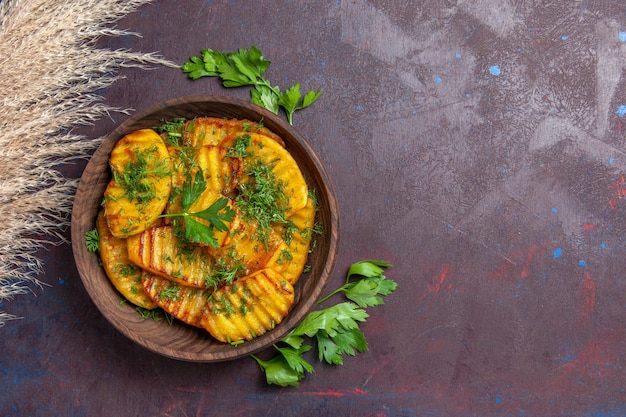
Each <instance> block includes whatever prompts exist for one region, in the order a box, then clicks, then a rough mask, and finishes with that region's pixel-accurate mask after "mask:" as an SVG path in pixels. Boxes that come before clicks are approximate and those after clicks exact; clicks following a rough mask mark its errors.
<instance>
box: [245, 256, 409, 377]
mask: <svg viewBox="0 0 626 417" xmlns="http://www.w3.org/2000/svg"><path fill="white" fill-rule="evenodd" d="M390 266H391V264H389V263H387V262H383V261H360V262H356V263H354V264H352V265H351V266H350V268H349V270H348V274H347V278H346V284H344V285H343V286H342V287H340V288H338V289H337V290H335V291H333V292H331V293H330V294H329V295H328V296H326V297H324V298H322V299H321V300H320V301H319V303H322V302H324V301H326V300H328V299H329V298H330V297H332V296H333V295H336V294H338V293H340V292H343V293H344V295H345V296H346V298H348V300H349V301H345V302H341V303H338V304H335V305H333V306H331V307H328V308H325V309H322V310H316V311H313V312H311V313H309V314H308V315H307V316H306V317H305V319H304V320H303V321H302V322H301V323H300V324H299V325H298V326H297V327H296V328H295V329H293V330H292V331H291V332H290V333H289V334H288V335H287V336H285V337H284V338H283V339H281V341H280V342H279V344H276V345H274V349H275V350H276V351H277V355H275V356H274V357H273V358H271V359H269V360H267V361H264V360H261V359H260V358H259V357H258V356H256V355H251V356H252V358H253V359H254V360H256V362H257V363H258V364H259V366H260V367H261V370H262V371H263V372H264V373H265V378H266V381H267V383H268V384H272V385H279V386H282V387H286V386H294V387H297V386H298V385H299V381H300V380H301V379H303V378H304V377H305V375H306V373H307V372H308V373H314V372H315V369H314V367H313V365H312V364H311V363H309V362H308V361H307V360H306V359H304V357H303V354H304V353H305V352H308V351H309V350H311V349H312V348H313V345H312V344H308V343H305V342H306V341H307V340H313V341H315V343H316V345H317V350H318V359H319V361H320V362H326V363H328V364H331V365H342V364H343V357H344V355H350V356H354V355H355V354H356V353H357V352H364V351H366V350H367V349H368V346H367V340H366V339H365V335H364V334H363V332H362V331H361V329H360V328H359V325H360V323H363V322H365V321H366V320H367V318H368V317H369V314H368V313H367V312H366V311H365V308H366V307H373V306H376V305H381V304H384V301H383V299H382V297H381V296H387V295H390V294H392V293H393V292H394V291H395V289H396V288H397V283H396V282H395V281H393V280H390V279H387V278H386V277H385V276H384V275H383V272H384V269H383V268H387V267H390ZM355 278H358V279H355Z"/></svg>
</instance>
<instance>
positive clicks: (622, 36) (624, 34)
mask: <svg viewBox="0 0 626 417" xmlns="http://www.w3.org/2000/svg"><path fill="white" fill-rule="evenodd" d="M617 37H618V38H619V40H620V41H622V42H626V32H624V31H622V32H620V33H619V34H618V35H617Z"/></svg>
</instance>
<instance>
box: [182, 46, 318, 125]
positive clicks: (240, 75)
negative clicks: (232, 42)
mask: <svg viewBox="0 0 626 417" xmlns="http://www.w3.org/2000/svg"><path fill="white" fill-rule="evenodd" d="M201 55H202V56H201V57H199V56H191V57H190V58H189V61H187V62H185V63H184V64H183V65H182V66H181V69H182V70H183V72H185V73H187V74H188V76H189V78H191V79H192V80H197V79H198V78H201V77H219V78H220V79H221V80H222V84H223V85H224V87H242V86H247V85H250V86H254V88H253V89H252V90H250V98H251V101H252V102H253V103H254V104H256V105H258V106H261V107H264V108H266V109H268V110H269V111H271V112H273V113H274V114H278V111H279V110H280V108H282V109H283V110H284V111H285V114H286V115H287V121H288V122H289V124H292V125H293V114H294V113H295V112H296V111H297V110H302V109H304V108H306V107H309V106H310V105H311V104H313V102H315V101H316V100H317V99H318V98H319V96H320V94H321V93H322V92H321V91H315V90H311V91H309V92H308V93H306V94H305V95H304V97H302V93H301V92H300V83H296V84H294V85H292V86H291V87H289V88H288V89H286V90H285V91H281V89H280V87H278V86H272V84H271V83H270V82H269V81H268V80H267V79H265V78H263V74H264V73H265V70H267V67H269V65H270V61H268V60H266V59H265V58H264V57H263V53H262V52H261V50H260V49H259V48H257V47H256V46H254V45H253V46H251V47H250V50H246V49H243V48H239V50H238V51H237V52H220V51H215V50H213V49H208V48H207V49H203V50H202V53H201Z"/></svg>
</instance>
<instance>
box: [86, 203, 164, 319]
mask: <svg viewBox="0 0 626 417" xmlns="http://www.w3.org/2000/svg"><path fill="white" fill-rule="evenodd" d="M96 229H97V230H98V234H99V236H100V239H99V250H100V259H101V260H102V266H103V267H104V271H105V272H106V275H107V277H108V278H109V280H110V281H111V283H112V284H113V286H114V287H115V288H116V289H117V290H118V291H119V292H120V294H121V295H122V296H123V297H124V298H126V299H127V300H128V301H130V302H131V303H133V304H135V305H137V306H139V307H143V308H146V309H149V310H152V309H154V308H156V307H157V305H156V303H154V302H153V301H152V300H151V299H150V298H149V297H148V295H147V294H146V292H145V291H144V290H143V286H142V285H141V269H140V268H139V267H138V266H137V265H135V264H134V263H132V262H130V260H129V259H128V250H127V247H126V239H121V238H117V237H115V236H113V235H112V234H111V232H110V231H109V226H108V225H107V223H106V220H105V218H104V211H102V210H101V211H100V213H99V214H98V218H97V220H96Z"/></svg>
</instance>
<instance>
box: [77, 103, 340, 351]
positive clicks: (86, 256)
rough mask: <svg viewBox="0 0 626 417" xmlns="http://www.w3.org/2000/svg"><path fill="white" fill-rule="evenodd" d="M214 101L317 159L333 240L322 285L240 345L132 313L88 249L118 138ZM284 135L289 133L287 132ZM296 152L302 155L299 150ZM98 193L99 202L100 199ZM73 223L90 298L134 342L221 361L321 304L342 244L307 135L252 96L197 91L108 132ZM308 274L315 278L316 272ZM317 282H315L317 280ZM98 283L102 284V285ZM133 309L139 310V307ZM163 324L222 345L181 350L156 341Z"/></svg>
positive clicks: (327, 231) (255, 347)
mask: <svg viewBox="0 0 626 417" xmlns="http://www.w3.org/2000/svg"><path fill="white" fill-rule="evenodd" d="M209 103H210V105H217V106H221V107H220V108H221V109H223V112H224V114H223V115H221V113H220V115H221V117H236V116H230V115H229V114H228V113H230V112H232V111H233V110H232V109H238V108H239V109H243V112H244V113H246V116H249V114H248V113H250V114H254V115H255V116H256V120H253V119H254V118H252V117H245V118H247V119H250V120H253V121H257V122H258V121H260V120H262V121H263V123H264V125H265V126H266V127H268V128H269V129H270V130H273V131H275V130H276V128H277V127H279V128H280V130H284V131H285V132H286V133H287V135H286V137H283V140H284V141H285V143H286V146H287V148H288V149H290V148H296V149H295V150H296V151H297V155H300V156H299V157H301V156H302V155H304V156H305V157H306V158H308V159H309V160H310V162H311V163H312V165H311V167H313V168H314V170H315V171H314V172H305V177H307V176H309V175H311V174H312V175H313V176H315V177H316V178H315V179H314V180H313V179H310V178H307V182H308V181H309V180H310V181H312V182H315V188H316V192H317V195H318V199H319V201H320V204H321V206H322V207H321V209H320V211H323V212H324V213H325V218H324V220H323V227H324V234H323V237H322V238H323V239H328V242H327V250H326V252H325V253H323V254H317V253H315V252H314V253H313V254H312V256H313V257H314V259H317V257H321V256H325V259H321V258H320V260H319V262H320V263H319V265H320V267H319V268H317V269H318V270H319V271H315V272H319V277H318V280H317V285H314V286H313V287H312V289H311V292H310V294H308V296H307V297H306V298H303V299H297V300H296V302H295V303H294V306H292V309H291V311H290V313H289V315H288V316H287V317H286V318H285V319H284V320H283V322H282V323H281V324H280V325H278V326H276V328H275V329H273V330H271V331H269V332H267V333H265V334H264V335H262V336H260V337H258V338H256V339H254V340H252V341H249V342H245V343H243V344H241V345H238V346H231V345H229V344H222V343H220V342H217V341H215V340H214V339H212V338H211V336H210V335H208V332H206V331H205V330H203V329H196V328H193V327H192V326H188V325H186V324H184V323H179V322H175V323H174V324H173V325H168V324H166V323H165V322H155V321H153V320H142V319H141V318H140V316H139V314H138V313H136V312H135V311H132V312H130V313H129V310H128V308H131V307H132V305H131V304H130V303H127V304H128V306H119V301H120V300H121V299H122V296H121V295H120V294H119V293H118V292H117V290H116V289H115V288H114V287H113V285H112V284H111V283H110V282H109V280H108V279H107V278H106V275H105V273H104V270H103V269H102V268H101V267H99V269H93V270H95V271H96V274H95V275H96V276H93V274H92V273H91V272H90V269H89V267H91V268H95V266H94V262H96V263H97V259H98V257H97V255H96V254H95V253H92V252H89V251H87V249H86V246H85V241H84V238H85V233H86V232H87V231H89V230H91V229H92V228H93V227H94V224H95V217H96V216H95V214H97V210H98V208H99V206H100V200H101V198H102V194H100V195H99V196H98V195H97V193H94V184H98V185H99V186H100V187H102V184H103V183H107V182H108V177H109V175H110V174H109V173H108V169H105V170H102V168H101V166H102V164H103V163H104V162H103V160H106V161H107V164H106V166H107V168H108V155H109V153H110V151H111V149H112V148H113V145H114V144H115V142H117V140H119V139H120V138H121V137H123V136H124V135H125V134H127V133H129V132H131V131H133V130H137V129H138V127H137V126H138V125H139V126H140V125H141V123H144V124H145V123H147V122H146V121H145V120H146V119H149V118H150V117H155V114H159V113H163V112H166V111H174V112H177V111H178V112H181V113H186V110H185V111H183V110H182V108H183V107H185V106H192V107H193V106H199V107H202V106H203V105H204V106H207V105H209ZM210 105H209V106H210ZM179 108H180V109H179ZM235 112H236V110H235ZM220 115H217V114H206V113H205V114H197V116H198V117H200V116H217V117H220ZM181 117H183V116H181ZM164 118H165V116H164ZM167 118H168V119H169V118H170V117H169V116H167ZM188 118H189V117H188ZM239 118H243V117H239ZM153 126H154V125H153ZM144 127H145V126H144ZM275 133H278V132H275ZM281 136H283V135H282V134H281ZM290 151H292V152H293V150H292V149H290ZM294 157H296V156H295V155H294ZM299 162H300V161H299ZM97 169H100V171H102V172H100V171H99V172H94V173H95V174H97V175H96V176H95V177H94V178H91V174H92V172H91V171H92V170H97ZM86 174H87V175H86ZM87 176H90V180H89V181H88V180H86V177H87ZM87 198H90V199H91V200H87ZM96 198H97V201H96V200H95V199H96ZM94 213H95V214H94ZM71 228H72V230H71V240H72V251H73V254H74V259H75V263H76V267H77V270H78V273H79V275H80V278H81V281H82V282H83V285H84V286H85V289H86V290H87V293H88V294H89V296H90V298H91V299H92V300H93V302H94V304H95V305H96V307H97V308H98V310H100V312H101V313H102V314H103V315H104V316H105V318H106V319H107V321H109V323H111V324H112V325H113V327H115V328H116V329H117V330H118V331H120V332H121V333H122V334H124V335H125V336H126V337H128V338H129V339H131V340H132V341H133V342H135V343H137V344H139V345H140V346H143V347H144V348H146V349H148V350H150V351H152V352H154V353H157V354H160V355H163V356H166V357H169V358H172V359H178V360H184V361H190V362H219V361H226V360H232V359H237V358H240V357H243V356H247V355H250V354H252V353H255V352H258V351H260V350H262V349H264V348H266V347H268V346H270V345H271V344H273V343H276V342H277V341H278V340H280V339H281V338H282V337H284V336H285V335H286V334H287V333H288V332H289V331H291V330H292V329H293V328H294V327H295V326H296V325H297V324H298V323H299V322H300V321H302V320H303V319H304V317H306V315H307V314H308V313H309V312H310V311H311V310H312V309H313V308H314V307H315V305H316V303H317V300H318V299H319V298H320V296H321V293H322V291H323V289H324V287H325V285H326V283H327V281H328V279H329V277H330V275H331V273H332V270H333V268H334V265H335V260H336V255H337V250H338V243H339V218H338V207H337V199H336V196H335V192H334V188H333V184H332V181H331V180H330V177H329V175H328V173H327V172H326V169H325V167H324V165H323V164H322V163H321V161H320V159H319V157H318V156H317V154H316V153H315V151H314V150H313V149H312V148H311V146H310V145H309V143H308V142H307V141H306V139H305V138H304V137H303V136H302V135H301V134H300V133H299V132H298V131H297V130H296V129H295V128H293V126H291V125H289V124H288V123H287V122H286V121H285V120H283V119H282V118H281V117H280V116H278V115H275V114H274V113H272V112H270V111H268V110H266V109H263V108H261V107H258V106H256V105H254V104H252V103H249V102H247V101H243V100H240V99H237V98H233V97H226V96H219V95H191V96H183V97H177V98H172V99H169V100H165V101H163V102H161V103H158V104H154V105H152V106H149V107H147V108H146V109H144V110H142V111H139V112H137V113H135V114H134V115H132V116H131V117H129V118H128V119H126V120H125V121H124V122H122V123H121V124H120V125H119V126H118V127H117V128H115V129H114V130H113V131H112V132H111V133H110V134H109V135H108V136H106V138H105V139H104V140H103V141H102V143H101V144H100V146H99V147H98V149H97V150H96V151H95V152H94V154H93V156H92V158H91V159H90V160H89V162H88V163H87V166H86V167H85V170H84V171H83V175H82V177H81V180H80V182H79V185H78V188H77V190H76V194H75V199H74V207H73V210H72V219H71ZM316 265H317V263H316ZM320 268H321V269H320ZM306 278H312V274H311V275H310V276H309V277H306ZM303 279H305V277H304V276H303V278H301V281H302V280H303ZM299 284H300V285H304V284H301V283H300V282H298V283H297V284H296V293H298V285H299ZM311 285H313V283H312V284H311ZM98 286H100V288H99V289H98ZM103 289H104V291H105V296H106V297H107V298H106V299H104V298H103V297H100V296H96V294H95V293H96V292H97V291H100V290H103ZM112 299H116V300H117V305H115V306H113V305H112V302H111V301H112ZM113 307H115V308H113ZM118 307H119V308H118ZM132 308H133V310H134V307H132ZM163 326H173V327H171V328H173V329H175V330H174V331H181V336H190V332H202V333H201V334H200V335H195V334H191V336H190V337H192V338H193V337H196V338H198V340H204V339H205V338H207V344H208V345H211V347H213V346H218V347H217V348H215V349H210V350H202V349H201V350H192V351H179V350H178V347H172V346H169V345H168V346H163V345H162V344H158V343H155V342H154V341H153V339H155V336H154V334H153V332H159V331H162V330H163V329H165V327H163ZM181 329H183V330H181ZM192 342H195V340H192Z"/></svg>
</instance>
